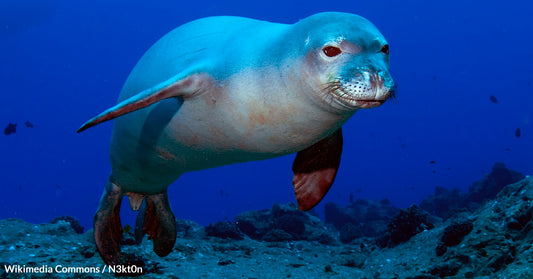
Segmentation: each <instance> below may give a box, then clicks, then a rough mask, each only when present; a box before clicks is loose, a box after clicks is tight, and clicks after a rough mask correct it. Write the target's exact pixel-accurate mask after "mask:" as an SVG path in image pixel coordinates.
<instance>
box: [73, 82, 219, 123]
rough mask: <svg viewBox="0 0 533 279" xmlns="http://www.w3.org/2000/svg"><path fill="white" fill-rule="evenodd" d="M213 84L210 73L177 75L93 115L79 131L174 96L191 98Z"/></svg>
mask: <svg viewBox="0 0 533 279" xmlns="http://www.w3.org/2000/svg"><path fill="white" fill-rule="evenodd" d="M212 85H213V79H212V78H211V76H209V75H208V74H192V75H188V76H185V77H184V76H181V75H178V76H175V77H173V78H171V79H169V80H166V81H164V82H162V83H160V84H158V85H156V86H154V87H152V88H149V89H146V90H144V91H142V92H141V93H139V94H137V95H135V96H133V97H130V98H128V99H126V100H124V101H122V102H120V103H119V104H117V105H116V106H114V107H112V108H109V109H107V110H106V111H104V112H102V113H100V114H99V115H97V116H95V117H93V118H92V119H90V120H89V121H87V122H85V124H83V125H82V126H81V127H80V128H79V129H78V133H79V132H82V131H84V130H86V129H88V128H91V127H93V126H95V125H98V124H100V123H102V122H105V121H108V120H111V119H114V118H117V117H119V116H121V115H124V114H126V113H130V112H132V111H136V110H138V109H142V108H145V107H147V106H149V105H151V104H154V103H157V102H159V101H161V100H164V99H168V98H173V97H180V98H190V97H192V96H194V95H197V94H199V93H201V92H204V91H205V90H206V89H208V88H209V87H211V86H212Z"/></svg>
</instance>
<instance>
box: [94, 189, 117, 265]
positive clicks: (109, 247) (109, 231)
mask: <svg viewBox="0 0 533 279" xmlns="http://www.w3.org/2000/svg"><path fill="white" fill-rule="evenodd" d="M122 196H123V193H122V191H121V190H120V187H119V186H117V185H116V184H114V183H113V182H111V181H108V182H107V184H106V186H105V189H104V193H103V194H102V198H101V199H100V205H99V206H98V210H97V211H96V214H95V215H94V239H95V242H96V248H97V250H98V253H100V256H101V257H102V259H103V260H104V262H105V263H106V264H108V265H117V264H120V246H119V244H120V240H121V239H122V225H121V224H120V215H119V213H120V204H121V202H122Z"/></svg>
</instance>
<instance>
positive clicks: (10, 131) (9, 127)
mask: <svg viewBox="0 0 533 279" xmlns="http://www.w3.org/2000/svg"><path fill="white" fill-rule="evenodd" d="M16 132H17V124H12V123H9V124H7V127H6V128H5V129H4V135H6V136H7V135H11V134H14V133H16Z"/></svg>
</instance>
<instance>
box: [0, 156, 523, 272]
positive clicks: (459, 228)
mask: <svg viewBox="0 0 533 279" xmlns="http://www.w3.org/2000/svg"><path fill="white" fill-rule="evenodd" d="M520 177H523V179H520ZM516 179H518V181H515V180H516ZM507 182H513V183H510V184H508V185H503V186H502V184H504V183H507ZM450 197H459V198H460V199H455V201H454V199H452V198H450ZM430 201H433V202H434V204H432V205H431V206H430V204H431V203H430ZM435 201H439V202H440V203H435ZM446 208H450V209H449V210H446ZM325 213H326V218H325V223H324V222H322V221H321V220H320V219H319V218H318V217H316V216H314V215H312V214H309V213H307V212H302V211H299V210H297V208H296V205H294V204H292V203H289V204H274V205H273V206H272V208H270V209H265V210H259V211H248V212H244V213H242V214H240V215H238V216H237V217H236V218H235V220H234V221H223V222H217V223H214V224H210V225H209V226H206V227H204V226H201V225H199V224H197V223H195V222H192V221H188V220H177V226H178V229H177V231H178V240H177V242H176V244H175V246H174V250H173V251H172V253H170V254H169V255H168V256H167V257H164V258H160V257H158V256H157V255H156V254H155V253H154V252H153V251H152V243H151V241H150V240H148V239H146V238H145V239H144V240H143V241H142V242H141V243H137V242H136V241H135V238H134V236H133V231H132V229H131V228H125V229H124V238H123V242H122V251H123V254H124V261H125V262H126V263H128V264H129V266H130V267H135V268H134V269H130V270H123V271H120V272H116V271H115V272H109V271H107V272H106V271H105V270H102V268H103V267H105V265H104V263H103V262H102V260H101V258H100V257H99V256H98V253H97V252H96V249H95V245H94V243H93V237H92V230H89V231H86V232H84V233H77V232H76V230H78V232H79V230H80V228H79V227H78V225H79V223H78V222H77V221H76V220H75V219H74V218H72V217H66V216H62V217H58V218H56V219H54V220H53V222H51V223H47V224H39V225H35V224H30V223H27V222H24V221H22V220H18V219H5V220H0V262H1V263H2V266H3V267H4V268H3V269H0V277H1V278H28V277H30V278H112V277H115V276H141V275H142V276H143V278H161V277H165V278H264V277H265V276H266V274H268V275H269V276H270V277H271V278H368V279H370V278H383V279H390V278H405V279H415V278H417V279H421V278H429V279H432V278H483V279H488V278H533V269H532V268H531V264H532V263H533V247H532V246H531V243H533V220H532V215H533V178H531V177H524V176H522V175H520V174H518V173H516V172H513V171H510V170H507V169H505V168H504V167H503V165H500V164H497V165H495V167H494V168H493V171H492V172H491V173H490V174H488V175H487V176H485V177H484V178H483V179H481V180H480V181H478V182H475V183H474V184H472V186H471V187H470V191H469V193H461V192H460V191H454V190H451V191H450V190H443V189H438V190H437V191H436V193H435V195H432V196H431V197H429V198H428V199H427V200H425V201H424V202H423V203H422V204H421V205H420V206H417V205H413V206H411V207H409V208H405V209H399V208H395V207H394V206H392V205H391V204H390V203H389V202H388V201H387V200H382V201H369V200H356V201H353V202H352V203H351V204H349V205H348V206H340V205H336V204H333V203H329V204H327V205H326V212H325ZM76 224H78V225H76ZM10 266H15V267H16V266H19V267H20V266H24V267H36V268H42V269H41V271H43V272H38V273H28V272H23V273H17V272H13V270H11V271H8V269H7V267H10ZM58 267H60V269H57V268H58ZM65 267H80V269H78V270H76V269H74V271H71V272H60V271H61V270H62V269H61V268H65ZM83 268H85V269H83ZM48 271H49V272H48ZM58 271H59V272H58ZM97 271H98V272H97Z"/></svg>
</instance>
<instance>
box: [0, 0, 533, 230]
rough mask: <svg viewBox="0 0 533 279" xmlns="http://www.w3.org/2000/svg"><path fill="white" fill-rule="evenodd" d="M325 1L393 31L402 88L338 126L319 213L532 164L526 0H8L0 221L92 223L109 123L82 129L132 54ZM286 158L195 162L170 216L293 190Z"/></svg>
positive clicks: (413, 197) (290, 15) (284, 197)
mask: <svg viewBox="0 0 533 279" xmlns="http://www.w3.org/2000/svg"><path fill="white" fill-rule="evenodd" d="M330 10H335V11H343V12H350V13H356V14H359V15H361V16H364V17H366V18H367V19H369V20H370V21H372V22H373V23H374V24H375V25H376V26H377V27H378V28H379V29H380V31H381V32H382V33H383V34H384V35H385V37H386V38H387V40H388V42H389V45H390V53H391V54H390V55H391V56H390V57H391V73H392V75H393V78H394V80H395V82H396V83H397V85H398V90H397V93H398V98H397V100H396V101H394V102H387V103H386V104H384V105H383V106H381V107H378V108H374V109H369V110H361V111H359V112H357V113H356V114H355V115H354V117H353V118H352V119H351V120H350V121H349V122H348V123H347V124H346V125H345V126H344V129H343V132H344V143H345V144H344V152H343V157H342V161H341V167H340V169H339V172H338V175H337V178H336V181H335V184H334V185H333V187H332V189H331V190H330V192H329V193H328V195H327V196H326V198H325V199H324V200H323V201H322V203H321V204H320V205H319V206H317V208H316V209H315V210H316V211H317V212H318V213H322V211H323V204H324V203H325V202H327V201H334V202H337V203H340V204H346V203H348V201H349V196H350V193H352V194H353V195H354V197H355V198H370V199H382V198H387V199H389V200H391V202H392V203H393V204H394V205H397V206H400V207H405V206H408V205H410V204H412V203H417V202H420V201H421V200H422V199H423V198H424V197H426V196H427V195H429V194H431V193H433V191H434V189H435V187H436V186H444V187H447V188H453V187H458V188H460V189H462V190H467V189H468V186H469V185H470V183H472V182H473V181H475V180H478V179H480V178H481V177H482V176H483V175H484V174H486V173H488V172H489V171H490V169H491V167H492V165H493V164H494V163H495V162H498V161H501V162H504V163H505V164H506V166H507V167H508V168H510V169H513V170H516V171H519V172H522V173H525V174H531V173H532V172H533V159H532V158H533V124H532V123H531V121H532V120H533V119H532V118H533V69H532V67H531V66H532V65H533V49H532V48H531V45H532V43H533V29H532V28H531V26H533V20H532V18H531V15H530V11H531V10H533V4H532V3H530V2H528V1H508V2H505V3H502V2H501V1H472V0H470V1H457V0H452V1H431V2H428V1H414V0H408V1H385V0H381V1H333V2H324V1H294V2H287V1H277V0H274V1H264V2H246V1H242V2H241V1H225V2H222V1H205V0H200V1H195V2H189V1H157V2H152V3H150V4H148V3H147V2H146V1H100V0H98V1H66V0H61V1H60V0H48V1H37V0H17V1H8V0H0V88H1V96H2V101H1V102H0V126H1V128H4V127H7V126H8V124H10V123H12V124H16V125H17V126H16V133H12V134H10V135H4V134H1V135H0V152H1V154H2V157H1V158H2V160H0V162H1V163H0V164H1V168H0V169H1V173H2V175H1V179H2V195H0V218H8V217H16V218H22V219H24V220H26V221H30V222H36V223H40V222H48V221H49V220H50V219H52V218H53V217H56V216H60V215H70V216H73V217H76V218H78V219H79V220H80V221H81V222H82V224H83V225H84V226H85V227H86V228H88V227H91V226H92V217H93V214H94V212H95V210H96V208H97V205H98V201H99V198H100V195H101V193H102V189H103V187H104V183H105V181H106V180H107V177H108V175H109V173H110V164H109V159H108V145H109V140H110V135H111V129H112V123H105V124H102V125H99V126H97V127H95V128H92V129H90V130H88V131H86V132H84V133H82V134H76V129H77V128H78V127H79V126H80V125H81V124H82V123H84V122H85V121H86V120H88V119H89V118H90V117H92V116H94V115H95V114H97V113H99V112H101V111H103V110H104V109H106V108H108V107H110V106H112V105H114V104H115V102H116V99H117V97H118V93H119V92H120V89H121V87H122V84H123V83H124V81H125V79H126V77H127V76H128V74H129V72H130V70H131V69H132V68H133V66H134V65H135V63H136V62H137V60H138V59H139V58H140V57H141V55H142V54H143V53H144V52H145V51H146V50H147V49H148V48H149V47H150V46H151V45H152V44H153V43H154V42H155V41H156V40H157V39H159V38H160V37H161V36H162V35H164V34H165V33H167V32H168V31H170V30H172V29H173V28H175V27H177V26H179V25H181V24H183V23H186V22H188V21H191V20H194V19H197V18H201V17H206V16H214V15H236V16H245V17H252V18H256V19H261V20H267V21H273V22H282V23H294V22H296V21H298V20H299V19H302V18H304V17H307V16H309V15H311V14H314V13H317V12H321V11H330ZM491 96H494V97H495V98H496V99H497V103H495V102H494V101H495V100H494V97H493V98H492V100H491ZM27 121H29V122H30V123H31V124H32V125H33V127H28V125H26V124H25V123H26V122H27ZM30 126H31V125H30ZM517 129H520V137H517V134H516V130H517ZM293 158H294V156H286V157H282V158H278V159H273V160H267V161H260V162H251V163H246V164H238V165H232V166H225V167H221V168H216V169H210V170H204V171H199V172H194V173H188V174H186V175H184V176H182V177H181V178H180V179H179V180H178V181H177V182H176V183H174V184H173V185H171V186H170V188H169V196H170V201H171V204H172V207H173V210H174V213H175V214H176V217H177V218H183V219H190V220H194V221H196V222H199V223H201V224H208V223H210V222H215V221H217V220H223V219H226V218H227V219H230V220H232V219H233V217H234V216H235V215H236V214H238V213H241V212H243V211H247V210H256V209H263V208H270V207H271V206H272V204H273V203H285V202H290V201H294V195H293V190H292V185H291V179H292V171H291V165H292V160H293ZM432 161H434V163H431V162H432ZM128 207H129V206H127V202H124V203H123V210H122V211H123V213H124V215H125V216H124V217H125V220H124V221H123V223H130V224H131V223H132V214H131V213H129V212H131V210H130V209H129V208H128Z"/></svg>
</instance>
